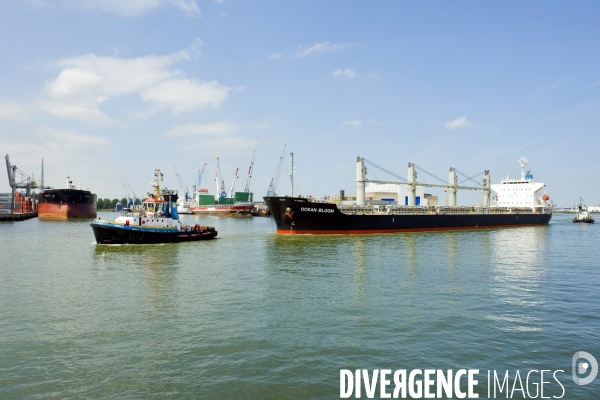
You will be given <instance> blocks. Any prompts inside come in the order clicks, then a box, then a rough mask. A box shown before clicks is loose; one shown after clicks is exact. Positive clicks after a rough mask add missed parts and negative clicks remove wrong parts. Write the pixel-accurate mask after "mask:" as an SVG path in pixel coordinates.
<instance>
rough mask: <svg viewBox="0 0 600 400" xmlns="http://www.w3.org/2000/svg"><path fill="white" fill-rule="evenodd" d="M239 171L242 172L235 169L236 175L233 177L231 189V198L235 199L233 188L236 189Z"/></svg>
mask: <svg viewBox="0 0 600 400" xmlns="http://www.w3.org/2000/svg"><path fill="white" fill-rule="evenodd" d="M239 170H240V169H239V168H236V169H235V174H234V175H233V183H232V184H231V189H229V197H233V188H234V187H235V181H236V180H237V178H238V171H239Z"/></svg>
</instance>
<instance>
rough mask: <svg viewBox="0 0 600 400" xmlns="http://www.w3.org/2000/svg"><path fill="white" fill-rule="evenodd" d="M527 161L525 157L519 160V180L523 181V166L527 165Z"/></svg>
mask: <svg viewBox="0 0 600 400" xmlns="http://www.w3.org/2000/svg"><path fill="white" fill-rule="evenodd" d="M528 162H529V160H528V159H527V158H526V157H523V158H519V164H520V165H521V180H522V181H524V180H525V164H527V163H528Z"/></svg>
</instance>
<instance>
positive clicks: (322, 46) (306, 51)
mask: <svg viewBox="0 0 600 400" xmlns="http://www.w3.org/2000/svg"><path fill="white" fill-rule="evenodd" d="M348 47H350V44H349V43H331V42H320V43H317V44H314V45H312V46H310V47H302V46H298V48H297V50H296V55H295V56H294V57H297V58H301V57H307V56H314V55H318V54H325V53H331V52H334V51H337V50H341V49H344V48H348Z"/></svg>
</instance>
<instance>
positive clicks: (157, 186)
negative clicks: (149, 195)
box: [152, 168, 163, 200]
mask: <svg viewBox="0 0 600 400" xmlns="http://www.w3.org/2000/svg"><path fill="white" fill-rule="evenodd" d="M162 180H163V174H162V172H160V168H156V169H154V184H153V185H152V186H154V190H155V192H154V196H155V199H156V200H158V199H159V198H160V181H162Z"/></svg>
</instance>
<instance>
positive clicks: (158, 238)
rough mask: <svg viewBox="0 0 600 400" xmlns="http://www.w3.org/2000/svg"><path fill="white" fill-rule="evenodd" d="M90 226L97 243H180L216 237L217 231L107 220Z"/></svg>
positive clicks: (205, 228)
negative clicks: (132, 224)
mask: <svg viewBox="0 0 600 400" xmlns="http://www.w3.org/2000/svg"><path fill="white" fill-rule="evenodd" d="M91 226H92V229H93V231H94V236H95V237H96V243H98V244H159V243H181V242H195V241H198V240H210V239H214V238H215V237H217V231H216V230H215V229H214V228H212V227H200V229H190V230H186V231H178V230H177V229H174V228H163V227H159V228H152V227H149V228H146V227H139V226H127V225H120V224H113V223H110V222H107V221H94V222H93V223H92V224H91Z"/></svg>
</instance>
